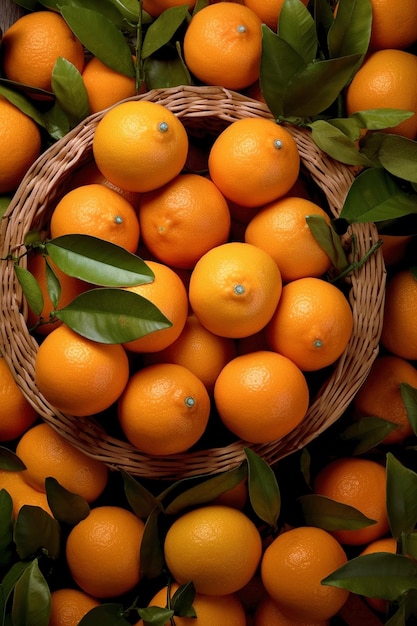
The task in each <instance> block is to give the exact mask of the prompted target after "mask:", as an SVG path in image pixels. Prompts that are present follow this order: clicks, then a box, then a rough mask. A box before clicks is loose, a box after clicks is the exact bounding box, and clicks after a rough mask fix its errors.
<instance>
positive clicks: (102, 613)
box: [78, 602, 130, 626]
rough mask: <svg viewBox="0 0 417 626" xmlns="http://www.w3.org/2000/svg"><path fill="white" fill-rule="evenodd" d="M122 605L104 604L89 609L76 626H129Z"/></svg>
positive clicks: (114, 603)
mask: <svg viewBox="0 0 417 626" xmlns="http://www.w3.org/2000/svg"><path fill="white" fill-rule="evenodd" d="M123 615H124V609H123V605H122V604H119V603H116V602H106V603H104V604H101V605H100V606H95V607H94V608H92V609H90V611H88V613H87V614H86V615H84V617H83V618H82V619H81V621H80V622H79V623H78V626H129V624H130V622H128V621H127V620H126V619H125V618H124V617H123Z"/></svg>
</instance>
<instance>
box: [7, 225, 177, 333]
mask: <svg viewBox="0 0 417 626" xmlns="http://www.w3.org/2000/svg"><path fill="white" fill-rule="evenodd" d="M25 244H26V247H27V248H26V250H27V251H26V253H25V254H27V252H28V251H30V252H32V253H35V254H36V253H37V254H42V256H43V258H44V261H45V264H46V279H47V288H48V294H49V297H50V299H51V302H52V303H53V305H54V307H57V306H58V303H59V299H60V295H61V284H60V281H59V278H58V276H57V274H56V272H55V271H54V269H53V266H52V265H51V263H50V261H49V259H51V260H52V261H53V263H54V264H55V265H56V267H58V268H59V269H61V270H62V271H63V272H64V273H65V274H67V275H68V276H71V277H74V278H77V279H79V280H82V281H85V282H86V283H89V284H90V285H91V286H92V288H91V289H88V290H87V291H84V292H83V293H81V294H80V295H79V296H77V297H76V298H74V300H72V302H70V303H69V304H68V305H66V306H65V307H62V308H61V309H57V308H55V310H54V311H53V312H52V313H51V315H50V319H48V320H42V319H41V318H40V319H39V323H38V325H37V326H39V325H40V324H44V323H46V324H47V323H51V322H54V321H56V320H61V321H62V322H64V323H65V324H66V325H67V326H69V327H70V328H71V329H72V330H74V331H75V332H77V333H78V334H79V335H82V336H83V337H86V338H87V339H91V340H92V341H98V342H101V343H126V342H128V341H132V340H134V339H137V338H139V337H143V336H144V335H146V334H148V333H151V332H154V331H157V330H160V329H163V328H167V327H169V326H170V325H171V322H170V321H169V320H168V319H167V318H166V317H165V315H163V313H162V312H161V311H160V310H159V309H158V308H157V307H156V306H155V305H154V304H153V303H152V302H150V301H149V300H147V299H146V298H144V297H143V296H141V295H139V294H137V293H134V292H132V291H128V290H126V289H124V287H129V286H134V285H140V284H143V283H149V282H152V280H153V279H154V274H153V272H152V270H151V269H150V267H149V266H148V265H147V264H146V263H145V262H144V261H143V260H142V259H140V258H139V257H138V256H137V255H135V254H132V253H130V252H128V251H126V250H124V249H123V248H122V247H120V246H117V245H115V244H113V243H111V242H108V241H105V240H103V239H99V238H98V237H92V236H90V235H81V234H74V235H63V236H61V237H56V238H54V239H50V240H46V241H44V242H42V241H41V240H40V236H39V234H37V233H34V232H32V231H31V232H30V233H28V236H27V237H26V240H25ZM14 268H15V272H16V276H17V279H18V281H19V284H20V286H21V287H22V291H23V294H24V296H25V297H26V300H27V303H28V306H29V307H30V308H31V309H32V311H33V312H34V313H35V314H36V315H39V316H40V315H41V312H42V310H43V305H44V298H43V294H42V291H41V287H40V285H39V283H38V281H37V279H36V278H35V276H34V275H33V274H31V272H30V271H29V270H28V269H26V268H24V267H22V266H21V265H19V259H14ZM33 330H36V328H35V329H33Z"/></svg>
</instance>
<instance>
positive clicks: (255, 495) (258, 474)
mask: <svg viewBox="0 0 417 626" xmlns="http://www.w3.org/2000/svg"><path fill="white" fill-rule="evenodd" d="M245 455H246V460H247V464H248V490H249V500H250V503H251V506H252V508H253V510H254V511H255V513H256V515H257V516H258V517H259V518H260V519H261V520H263V521H264V522H266V523H267V524H269V525H270V526H271V527H272V528H274V529H276V528H277V527H278V518H279V514H280V512H281V494H280V491H279V486H278V483H277V479H276V476H275V474H274V472H273V470H272V468H271V467H270V465H268V463H267V462H266V461H264V460H263V459H262V458H261V457H260V456H258V455H257V454H256V453H255V452H253V450H251V449H250V448H245Z"/></svg>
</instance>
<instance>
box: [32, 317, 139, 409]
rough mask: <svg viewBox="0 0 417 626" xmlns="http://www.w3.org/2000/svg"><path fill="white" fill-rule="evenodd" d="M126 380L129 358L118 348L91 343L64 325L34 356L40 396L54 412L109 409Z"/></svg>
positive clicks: (120, 347) (116, 346)
mask: <svg viewBox="0 0 417 626" xmlns="http://www.w3.org/2000/svg"><path fill="white" fill-rule="evenodd" d="M128 378H129V363H128V358H127V354H126V352H125V350H124V349H123V347H122V346H121V345H119V344H103V343H98V342H95V341H91V340H90V339H86V338H85V337H81V335H78V334H77V333H75V332H74V331H72V330H71V329H70V328H68V327H67V326H65V325H64V324H62V325H61V326H59V327H58V328H56V329H55V330H53V331H52V332H51V333H49V335H48V336H47V337H46V338H45V339H44V341H43V342H42V344H41V345H40V347H39V350H38V352H37V355H36V361H35V380H36V384H37V386H38V389H39V391H40V393H41V394H43V396H44V397H45V398H46V400H47V401H48V402H50V403H51V404H52V405H53V406H54V407H55V408H56V409H58V410H60V411H63V412H64V413H69V414H71V415H76V416H77V417H82V416H86V415H93V414H95V413H99V412H100V411H104V410H105V409H107V408H108V407H109V406H111V405H112V404H113V403H114V402H115V401H116V400H117V398H118V397H119V396H120V394H121V393H122V391H123V389H124V388H125V386H126V383H127V380H128Z"/></svg>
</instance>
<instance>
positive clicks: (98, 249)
mask: <svg viewBox="0 0 417 626" xmlns="http://www.w3.org/2000/svg"><path fill="white" fill-rule="evenodd" d="M45 248H46V250H47V252H48V254H49V255H50V257H51V259H52V260H53V262H54V263H55V264H56V265H57V266H58V267H59V268H60V269H61V270H62V271H63V272H65V273H66V274H68V276H74V277H75V278H80V279H81V280H84V281H86V282H88V283H92V284H95V285H102V286H104V287H128V286H134V285H141V284H142V283H151V282H152V281H153V279H154V273H153V272H152V270H151V269H150V267H149V266H148V265H146V263H145V262H144V261H142V259H140V258H139V257H138V256H136V255H135V254H132V253H131V252H128V251H127V250H125V249H124V248H122V247H120V246H117V245H115V244H113V243H110V242H109V241H105V240H104V239H99V238H98V237H91V236H90V235H62V236H61V237H55V239H51V240H50V241H48V242H47V243H46V244H45Z"/></svg>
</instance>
